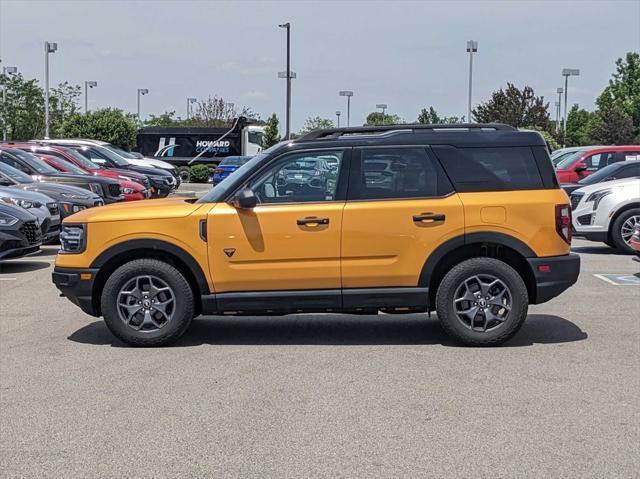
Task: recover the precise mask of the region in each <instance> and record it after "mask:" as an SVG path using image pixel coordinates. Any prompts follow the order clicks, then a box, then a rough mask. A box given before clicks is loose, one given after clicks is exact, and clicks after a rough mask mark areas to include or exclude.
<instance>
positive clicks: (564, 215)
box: [556, 205, 571, 244]
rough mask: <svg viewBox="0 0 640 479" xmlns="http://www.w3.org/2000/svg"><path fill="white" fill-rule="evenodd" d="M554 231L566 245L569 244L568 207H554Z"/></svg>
mask: <svg viewBox="0 0 640 479" xmlns="http://www.w3.org/2000/svg"><path fill="white" fill-rule="evenodd" d="M556 231H557V232H558V234H559V235H560V237H561V238H562V239H563V240H565V241H566V242H567V244H571V207H570V206H569V205H556Z"/></svg>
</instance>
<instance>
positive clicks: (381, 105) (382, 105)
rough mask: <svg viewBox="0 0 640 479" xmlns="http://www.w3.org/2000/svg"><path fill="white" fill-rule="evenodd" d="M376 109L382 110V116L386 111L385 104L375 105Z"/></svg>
mask: <svg viewBox="0 0 640 479" xmlns="http://www.w3.org/2000/svg"><path fill="white" fill-rule="evenodd" d="M376 108H380V109H381V110H382V116H384V112H385V111H386V110H387V104H386V103H378V104H377V105H376Z"/></svg>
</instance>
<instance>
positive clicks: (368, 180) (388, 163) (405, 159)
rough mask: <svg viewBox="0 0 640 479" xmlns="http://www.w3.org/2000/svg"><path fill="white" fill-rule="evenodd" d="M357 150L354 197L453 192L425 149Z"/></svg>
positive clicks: (351, 186) (352, 177)
mask: <svg viewBox="0 0 640 479" xmlns="http://www.w3.org/2000/svg"><path fill="white" fill-rule="evenodd" d="M357 153H359V154H356V156H355V158H354V161H353V162H352V171H351V173H350V175H349V178H350V179H349V193H348V199H350V200H383V199H403V198H430V197H437V196H444V195H446V194H448V193H451V192H452V191H453V188H452V186H451V183H450V182H449V180H448V179H447V177H446V175H445V174H444V172H443V171H442V169H441V167H440V166H439V165H438V163H437V162H436V161H434V160H432V159H431V158H430V157H429V155H428V154H427V151H426V150H425V149H424V148H420V147H393V148H362V149H360V150H359V152H357Z"/></svg>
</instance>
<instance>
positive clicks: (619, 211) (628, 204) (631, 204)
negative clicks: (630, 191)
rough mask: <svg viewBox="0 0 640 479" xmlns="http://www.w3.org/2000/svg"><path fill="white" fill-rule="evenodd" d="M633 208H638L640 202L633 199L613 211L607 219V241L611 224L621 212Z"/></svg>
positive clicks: (610, 231) (611, 227)
mask: <svg viewBox="0 0 640 479" xmlns="http://www.w3.org/2000/svg"><path fill="white" fill-rule="evenodd" d="M634 208H640V202H637V201H634V202H632V203H627V204H626V205H623V206H621V207H620V209H618V210H616V212H615V213H613V215H611V219H610V220H609V232H608V236H609V241H611V233H612V230H613V224H614V223H615V222H616V220H617V219H618V218H619V217H620V215H621V214H622V213H624V212H625V211H629V210H632V209H634Z"/></svg>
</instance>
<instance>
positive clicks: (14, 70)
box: [2, 67, 18, 141]
mask: <svg viewBox="0 0 640 479" xmlns="http://www.w3.org/2000/svg"><path fill="white" fill-rule="evenodd" d="M15 73H18V68H17V67H2V74H3V75H13V74H15ZM6 105H7V85H6V83H5V84H4V85H3V87H2V106H4V107H6ZM2 120H3V121H2V126H3V128H2V141H7V110H6V108H5V111H4V118H3V119H2Z"/></svg>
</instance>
